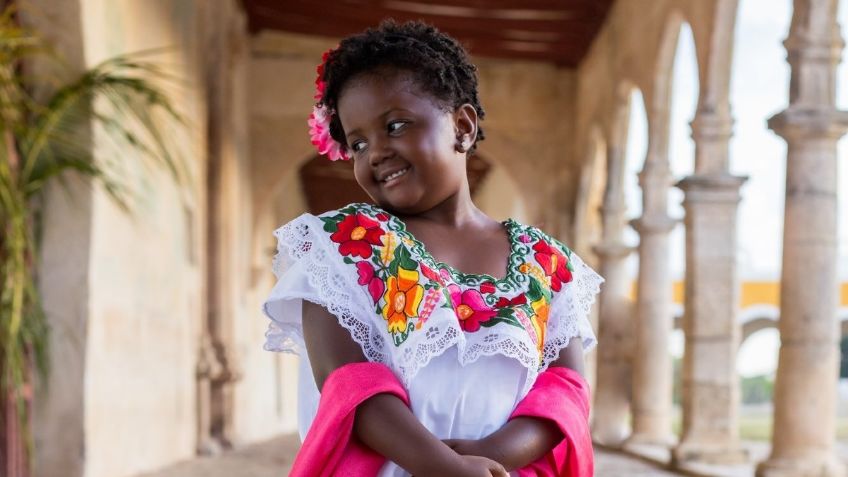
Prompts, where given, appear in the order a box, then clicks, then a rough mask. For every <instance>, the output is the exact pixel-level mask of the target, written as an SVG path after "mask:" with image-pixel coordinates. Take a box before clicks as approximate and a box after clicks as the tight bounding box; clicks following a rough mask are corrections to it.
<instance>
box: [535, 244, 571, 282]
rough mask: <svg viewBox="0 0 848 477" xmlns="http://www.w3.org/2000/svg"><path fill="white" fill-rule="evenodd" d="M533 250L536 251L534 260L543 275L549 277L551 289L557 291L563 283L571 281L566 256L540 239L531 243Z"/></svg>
mask: <svg viewBox="0 0 848 477" xmlns="http://www.w3.org/2000/svg"><path fill="white" fill-rule="evenodd" d="M533 250H535V251H536V253H535V254H534V257H535V258H536V261H537V262H539V265H541V266H542V270H544V271H545V275H547V276H549V277H550V278H551V290H553V291H559V290H560V289H561V288H562V284H563V283H568V282H570V281H571V271H570V270H569V269H568V257H566V256H565V255H563V254H562V253H560V252H559V250H557V249H556V248H554V247H551V246H550V245H549V244H548V243H546V242H544V241H542V240H539V241H538V242H536V244H535V245H533Z"/></svg>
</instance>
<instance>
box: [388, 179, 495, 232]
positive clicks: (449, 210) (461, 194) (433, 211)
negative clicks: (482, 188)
mask: <svg viewBox="0 0 848 477" xmlns="http://www.w3.org/2000/svg"><path fill="white" fill-rule="evenodd" d="M401 217H402V218H403V219H404V220H409V219H413V220H421V221H426V222H432V223H435V224H437V225H441V226H445V227H451V228H464V227H467V226H468V225H471V224H474V223H478V224H479V223H480V221H481V220H484V219H486V218H487V217H486V215H485V214H484V213H483V212H482V211H481V210H480V209H478V208H477V206H476V205H475V204H474V202H473V201H472V200H471V193H470V192H469V190H468V185H467V183H466V184H464V187H462V188H461V189H460V190H459V191H457V192H456V193H455V194H453V195H451V196H449V197H448V198H446V199H445V200H443V201H442V202H440V203H438V204H436V205H435V206H433V207H431V208H430V209H428V210H425V211H422V212H419V213H416V214H403V215H402V216H401Z"/></svg>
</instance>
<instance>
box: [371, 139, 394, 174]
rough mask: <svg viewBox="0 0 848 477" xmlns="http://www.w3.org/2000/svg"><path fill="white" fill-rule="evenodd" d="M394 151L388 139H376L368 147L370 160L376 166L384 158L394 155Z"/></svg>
mask: <svg viewBox="0 0 848 477" xmlns="http://www.w3.org/2000/svg"><path fill="white" fill-rule="evenodd" d="M394 153H395V152H394V150H392V148H391V146H389V142H388V141H387V140H386V139H384V138H380V139H376V140H374V141H372V142H371V145H370V146H369V148H368V162H369V163H370V164H371V166H372V167H376V166H378V165H380V163H382V162H383V161H384V160H386V159H388V158H390V157H392V156H393V155H394Z"/></svg>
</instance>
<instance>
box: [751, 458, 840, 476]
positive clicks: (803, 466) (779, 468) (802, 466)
mask: <svg viewBox="0 0 848 477" xmlns="http://www.w3.org/2000/svg"><path fill="white" fill-rule="evenodd" d="M845 475H846V470H845V465H844V464H843V463H842V462H841V461H840V460H839V458H838V457H837V456H836V455H835V454H825V455H815V456H810V457H798V458H785V457H778V458H775V457H772V458H769V459H768V460H766V461H764V462H760V464H759V465H757V473H756V476H757V477H845Z"/></svg>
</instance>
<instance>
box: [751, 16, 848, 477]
mask: <svg viewBox="0 0 848 477" xmlns="http://www.w3.org/2000/svg"><path fill="white" fill-rule="evenodd" d="M836 8H837V0H796V1H795V2H794V14H793V17H792V25H791V27H790V31H789V38H788V39H787V40H786V41H785V43H784V45H785V46H786V49H787V51H788V53H789V55H788V58H789V64H790V65H791V67H792V79H791V83H790V89H789V107H788V108H787V109H786V110H785V111H783V112H781V113H779V114H778V115H776V116H774V117H772V118H771V119H770V120H769V127H770V128H771V129H772V130H774V131H775V132H776V133H777V134H779V135H780V136H781V137H783V138H784V139H785V140H786V142H787V145H788V156H787V164H786V203H785V210H784V229H783V271H782V277H781V287H780V295H781V312H780V322H779V329H780V336H781V346H780V355H779V358H778V369H777V381H776V383H775V396H774V431H773V433H772V451H771V456H770V457H769V458H768V460H766V461H765V462H762V463H761V464H760V465H759V466H758V468H757V476H759V477H772V476H785V475H793V476H796V475H797V476H813V475H815V476H842V475H845V468H844V466H843V464H842V463H841V462H840V461H839V459H838V458H837V457H836V455H835V453H834V441H835V436H836V429H835V423H836V397H837V393H836V384H837V379H838V373H839V322H838V320H837V315H836V312H837V300H838V282H837V274H836V262H837V244H836V234H837V190H836V187H837V183H836V180H837V175H836V171H837V156H836V143H837V141H838V140H839V138H840V137H841V136H842V135H843V134H844V133H845V132H846V131H848V113H846V112H844V111H838V110H837V109H836V107H835V90H836V71H837V70H836V68H837V65H838V63H839V55H840V51H841V50H842V48H843V46H844V43H843V41H842V39H841V38H840V36H839V27H838V25H837V23H836Z"/></svg>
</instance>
